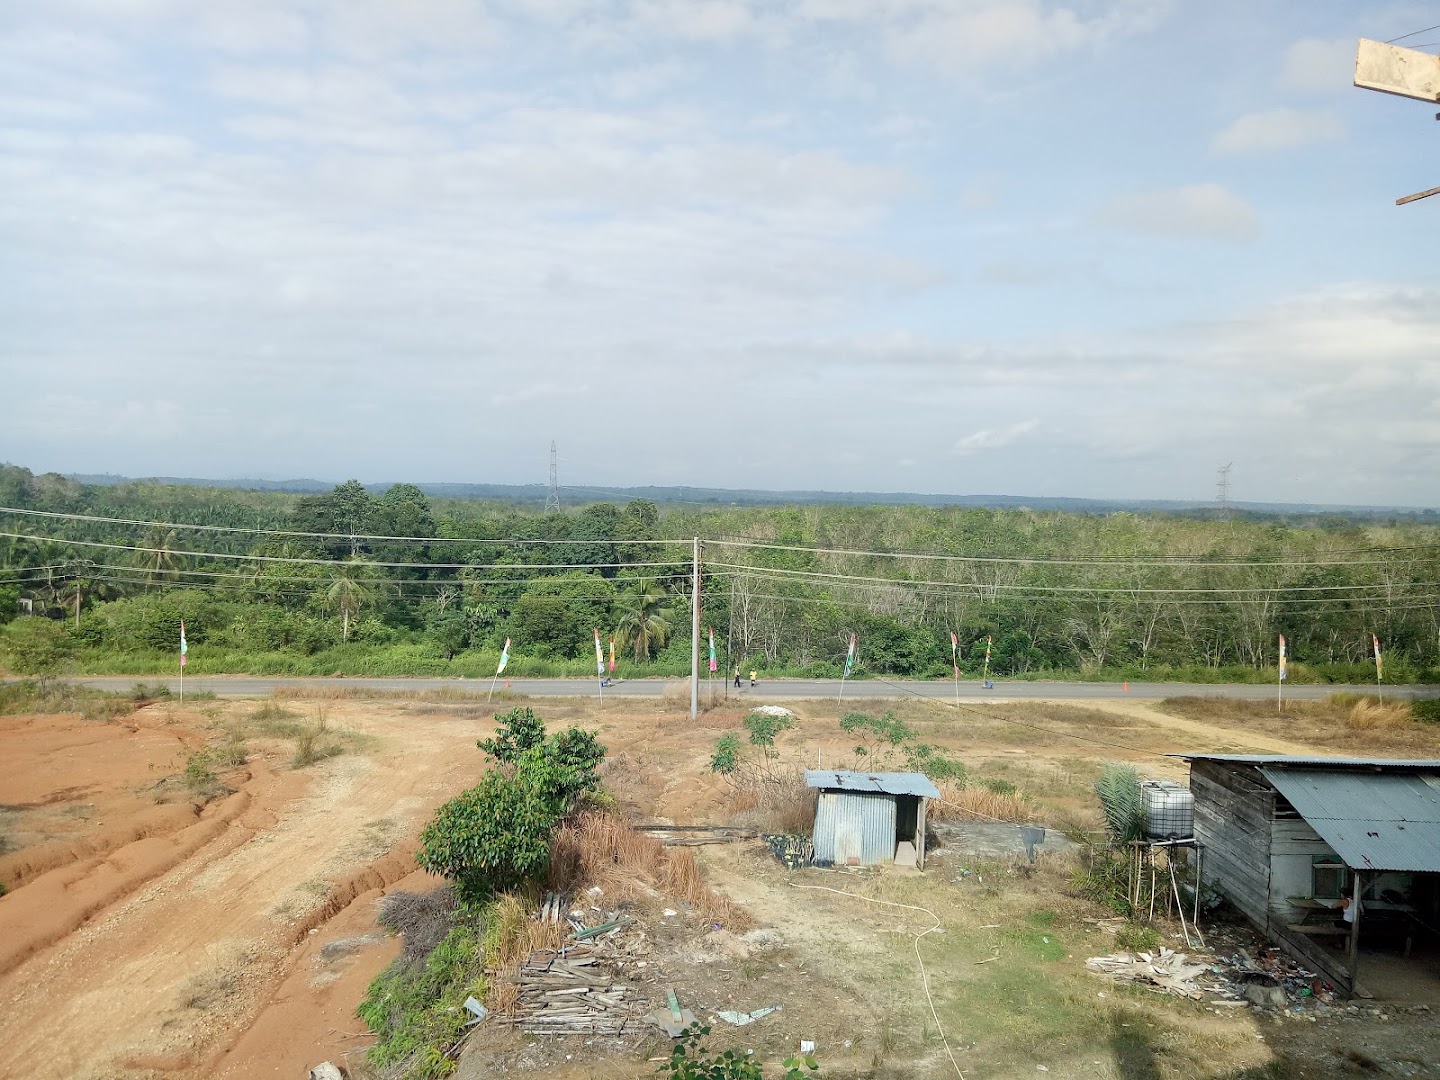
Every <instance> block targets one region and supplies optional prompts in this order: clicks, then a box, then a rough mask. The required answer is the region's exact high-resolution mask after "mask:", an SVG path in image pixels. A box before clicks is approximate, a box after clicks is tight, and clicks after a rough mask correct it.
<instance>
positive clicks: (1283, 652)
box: [1280, 634, 1285, 682]
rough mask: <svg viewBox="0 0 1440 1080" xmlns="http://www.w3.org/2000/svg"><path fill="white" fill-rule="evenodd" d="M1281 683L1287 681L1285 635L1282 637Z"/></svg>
mask: <svg viewBox="0 0 1440 1080" xmlns="http://www.w3.org/2000/svg"><path fill="white" fill-rule="evenodd" d="M1280 681H1281V682H1284V681H1285V635H1284V634H1281V635H1280Z"/></svg>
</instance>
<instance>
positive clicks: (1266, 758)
mask: <svg viewBox="0 0 1440 1080" xmlns="http://www.w3.org/2000/svg"><path fill="white" fill-rule="evenodd" d="M1165 756H1166V757H1177V758H1184V759H1185V760H1186V761H1229V762H1233V763H1234V764H1237V765H1256V766H1267V765H1270V766H1278V767H1282V768H1283V767H1284V766H1287V765H1293V766H1295V767H1297V768H1327V767H1328V768H1335V769H1376V770H1384V769H1407V770H1408V769H1424V770H1427V771H1435V772H1440V761H1436V760H1435V759H1433V758H1431V759H1425V758H1350V757H1295V756H1292V755H1289V754H1166V755H1165Z"/></svg>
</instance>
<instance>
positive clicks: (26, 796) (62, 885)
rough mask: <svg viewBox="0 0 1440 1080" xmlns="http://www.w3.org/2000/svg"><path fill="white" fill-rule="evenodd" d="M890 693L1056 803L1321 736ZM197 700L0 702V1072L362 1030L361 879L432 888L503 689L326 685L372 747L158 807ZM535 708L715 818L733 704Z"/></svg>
mask: <svg viewBox="0 0 1440 1080" xmlns="http://www.w3.org/2000/svg"><path fill="white" fill-rule="evenodd" d="M901 705H902V706H903V707H904V708H906V709H910V710H919V711H916V712H914V715H913V717H912V718H913V719H915V720H916V722H917V723H919V724H920V725H921V727H922V728H923V732H924V737H925V738H927V739H933V740H935V741H937V742H941V743H943V744H945V745H947V746H949V747H950V748H951V749H953V750H954V751H955V752H956V753H958V754H959V755H960V756H961V757H962V758H963V759H964V760H966V761H968V762H970V763H972V764H976V765H981V766H984V767H986V768H992V769H994V770H996V775H1004V776H1010V777H1013V778H1014V779H1016V780H1017V781H1019V782H1020V783H1021V784H1022V786H1027V785H1030V784H1032V783H1033V784H1037V785H1040V784H1045V783H1052V782H1053V783H1055V784H1059V783H1060V781H1053V780H1052V779H1051V778H1052V777H1053V776H1056V775H1063V777H1064V780H1063V784H1064V790H1061V789H1060V788H1058V787H1057V789H1056V790H1055V791H1053V792H1047V793H1046V794H1047V796H1054V797H1053V798H1052V803H1053V804H1054V805H1057V806H1066V805H1069V806H1072V807H1078V806H1081V805H1082V804H1084V803H1087V802H1090V801H1093V800H1091V799H1090V798H1089V797H1088V790H1089V788H1088V784H1089V781H1088V780H1086V779H1085V778H1084V776H1085V774H1084V769H1085V768H1091V767H1094V765H1095V763H1096V762H1098V761H1100V760H1105V759H1109V758H1114V757H1122V758H1129V759H1130V760H1134V761H1137V762H1142V763H1143V767H1144V768H1146V769H1148V770H1158V771H1159V772H1161V773H1165V772H1174V773H1176V774H1177V775H1178V774H1179V772H1180V771H1181V770H1183V766H1182V765H1181V763H1179V762H1177V761H1173V760H1166V759H1164V758H1162V757H1158V756H1157V755H1158V754H1161V753H1164V752H1167V751H1177V750H1202V749H1209V750H1216V749H1221V748H1225V749H1242V748H1243V749H1252V750H1259V751H1267V752H1287V751H1293V750H1313V747H1310V746H1305V745H1303V744H1296V743H1291V742H1289V741H1287V740H1285V739H1282V738H1277V737H1272V736H1268V735H1265V734H1263V733H1260V732H1252V731H1247V730H1239V729H1237V728H1235V727H1225V726H1219V725H1212V724H1207V723H1204V722H1202V721H1197V720H1189V719H1183V718H1180V717H1176V716H1171V715H1168V714H1164V713H1161V712H1159V711H1158V710H1156V709H1154V708H1153V707H1151V706H1149V705H1147V704H1144V703H1140V702H1116V703H1106V704H1104V705H1101V704H1098V703H1097V704H1095V705H1088V706H1085V707H1077V706H1076V705H1075V704H1074V703H1062V704H1055V703H1042V702H1036V703H1031V704H1028V705H1026V706H1024V707H1023V709H1024V712H1022V713H1014V712H1003V710H997V709H992V708H984V707H982V708H981V709H980V710H977V711H969V710H967V711H965V712H964V713H961V714H956V713H950V712H948V711H940V712H937V711H934V709H933V707H932V706H922V705H918V704H915V703H913V702H905V703H901ZM294 707H295V708H296V709H297V710H300V711H301V712H309V711H313V710H314V709H315V707H316V706H315V704H314V703H305V702H301V703H297V704H295V706H294ZM205 708H207V710H208V711H209V712H210V713H211V714H212V715H210V716H206V715H201V714H200V713H198V712H191V711H186V712H184V713H181V712H179V711H178V710H177V711H174V712H172V711H170V709H169V706H164V705H157V706H152V707H150V708H147V709H145V710H142V711H141V712H139V713H136V714H135V715H134V716H132V717H129V718H127V719H125V720H124V721H121V722H117V723H96V722H87V721H84V720H81V719H80V718H78V717H0V803H3V806H0V814H3V817H0V827H3V829H4V830H5V831H6V832H8V834H9V836H10V839H11V841H12V846H18V848H19V849H18V850H15V851H12V852H11V853H10V854H8V855H3V856H0V880H3V881H4V882H5V883H6V884H7V885H9V886H10V887H11V889H12V892H11V893H10V894H9V895H8V896H6V897H4V898H0V1077H6V1078H8V1077H15V1078H21V1077H25V1078H30V1077H35V1078H41V1080H51V1078H54V1080H72V1078H81V1080H98V1078H101V1077H104V1078H107V1080H108V1078H116V1080H140V1078H162V1077H163V1078H167V1080H169V1078H175V1080H189V1078H192V1077H194V1078H197V1080H198V1078H199V1077H202V1076H203V1077H206V1078H211V1077H229V1078H237V1080H238V1078H245V1077H251V1076H274V1075H279V1076H287V1075H294V1076H299V1075H303V1068H304V1067H306V1066H309V1065H313V1064H315V1063H317V1062H318V1061H320V1060H323V1059H325V1058H330V1059H332V1060H336V1061H344V1060H345V1059H346V1056H347V1055H358V1054H360V1053H361V1052H363V1048H364V1047H365V1045H367V1038H366V1036H365V1033H364V1032H363V1025H361V1023H360V1022H359V1021H358V1020H355V1019H354V1008H355V1005H356V1004H357V1003H358V1001H359V999H360V997H361V996H362V995H363V993H364V988H365V986H366V984H367V983H368V981H369V979H370V978H371V977H372V976H373V975H374V974H375V973H376V972H377V971H378V970H379V969H380V968H381V967H383V965H384V964H385V963H387V962H388V961H389V959H390V958H391V957H392V956H393V955H394V953H395V948H396V946H395V943H394V942H393V941H391V940H389V939H387V938H385V937H384V936H383V935H382V934H379V933H378V932H377V928H376V927H375V924H374V901H375V900H376V899H377V898H378V897H379V896H380V895H381V891H382V890H383V889H385V888H386V887H391V886H396V885H399V886H400V887H403V888H409V889H423V888H426V887H428V880H429V879H427V878H426V876H425V875H422V874H419V873H417V872H414V867H413V862H412V861H411V858H410V852H412V851H413V850H414V841H415V837H416V836H417V835H418V833H419V830H420V828H421V827H422V826H423V824H424V822H425V821H426V820H427V819H428V817H429V816H430V813H431V811H432V810H433V808H434V807H435V806H436V805H438V804H439V803H440V802H442V801H443V800H444V799H446V798H448V797H449V796H450V795H452V794H454V793H455V792H457V791H459V790H461V789H462V788H464V787H466V786H468V784H470V783H471V782H473V779H474V777H475V776H476V775H477V774H478V772H479V771H480V769H481V768H482V767H483V759H482V757H481V755H480V754H479V752H478V751H477V750H476V749H475V746H474V742H475V739H476V737H477V736H479V735H480V734H483V733H488V731H489V730H490V728H491V727H492V726H493V721H492V720H491V710H489V709H487V708H485V707H484V706H483V705H476V704H466V703H455V702H450V703H430V702H424V701H383V700H382V701H371V702H364V701H343V700H342V701H334V702H327V703H326V709H327V712H328V717H329V720H330V723H331V724H332V726H334V727H339V728H345V729H350V730H353V731H356V732H359V733H361V734H362V735H364V736H368V737H369V740H370V742H369V744H368V746H366V747H364V748H363V749H361V750H359V751H358V752H352V753H347V754H345V755H343V756H340V757H337V758H333V759H330V760H328V761H325V762H322V763H321V764H319V765H316V766H313V767H311V768H308V769H303V770H296V769H293V768H291V767H290V763H289V756H290V752H291V749H292V747H291V744H290V743H289V741H288V740H283V739H273V738H272V739H262V738H254V739H252V741H251V745H250V755H249V760H248V762H247V763H246V765H244V766H242V767H240V768H238V769H235V770H232V771H231V772H229V773H222V775H221V779H222V780H223V781H224V782H225V783H226V784H227V785H228V786H229V787H231V788H233V789H234V791H233V793H231V794H228V795H222V796H220V797H218V798H215V799H214V800H212V801H210V802H209V803H208V804H207V805H204V806H203V808H197V806H196V805H194V804H193V803H192V801H191V800H190V799H189V798H187V797H185V796H183V794H182V795H181V796H180V797H179V798H174V799H172V801H168V802H161V803H157V801H156V799H157V798H158V797H159V796H158V795H157V794H156V792H157V791H158V790H161V789H163V788H164V785H165V784H167V783H168V784H172V789H173V782H172V781H166V780H164V779H163V778H164V777H167V776H173V775H174V774H176V773H178V772H180V771H181V770H183V768H184V765H185V760H186V757H187V755H188V754H190V753H191V752H193V751H194V750H195V749H197V748H200V747H203V746H204V745H205V744H206V742H207V741H208V742H213V741H215V740H216V739H217V738H218V732H217V724H218V723H220V722H221V721H226V720H235V719H243V718H244V717H245V716H246V715H247V714H248V713H249V712H250V711H251V710H253V709H254V708H255V705H254V704H253V703H247V702H230V703H217V704H216V705H213V706H206V707H205ZM1016 708H1020V707H1016ZM1047 708H1048V709H1049V711H1045V710H1046V709H1047ZM541 712H542V715H543V716H544V717H545V719H546V721H547V722H548V723H550V724H552V725H562V724H567V723H575V722H579V723H583V724H586V725H587V726H590V725H594V726H597V727H598V728H599V730H600V734H601V739H602V741H604V742H605V743H606V744H607V745H608V746H609V747H610V750H611V767H610V768H609V770H608V772H607V783H608V784H609V785H610V786H611V788H612V790H613V792H614V793H615V795H616V796H617V798H618V799H619V801H620V803H621V805H622V806H624V807H625V808H626V809H627V810H628V811H629V812H630V813H632V814H634V815H636V816H643V817H647V818H665V819H669V820H673V821H692V822H693V821H705V820H716V819H717V818H719V817H720V816H722V815H723V813H724V810H723V806H722V804H723V796H724V792H723V786H722V785H721V784H719V783H718V781H717V780H716V778H715V777H713V776H712V775H711V774H709V772H708V767H707V766H708V757H709V753H710V750H711V748H712V746H713V744H714V740H715V738H716V737H717V736H718V735H719V734H720V733H721V732H722V731H724V730H726V729H732V728H735V727H738V726H739V723H740V720H741V719H742V716H743V711H742V710H741V709H735V708H732V709H728V710H723V709H717V710H716V711H714V712H710V713H705V714H702V716H701V717H700V719H699V720H698V721H694V722H692V721H691V720H690V719H689V717H688V716H687V715H685V712H684V710H683V709H682V708H680V707H679V706H678V705H677V704H676V703H665V702H654V703H646V704H640V703H636V702H621V701H616V702H613V703H610V702H607V703H606V704H605V706H603V707H602V708H598V709H597V708H596V707H595V705H594V703H586V702H576V701H554V702H549V703H545V704H544V705H543V706H542V707H541ZM801 712H802V716H803V718H802V719H801V721H800V722H799V723H798V724H797V726H796V728H795V729H794V730H793V731H791V732H788V733H786V735H785V736H784V737H783V738H782V740H781V751H782V753H785V754H786V755H788V756H794V755H796V754H803V755H805V756H806V763H807V764H808V763H809V761H810V758H809V755H815V754H817V753H818V754H820V755H823V758H824V760H825V761H826V762H827V763H832V762H833V763H837V764H838V763H839V762H840V761H842V760H843V759H844V757H845V755H847V754H848V753H850V752H851V748H850V745H849V744H850V742H851V740H850V739H849V738H848V737H847V736H845V735H844V734H843V733H841V732H840V731H839V729H838V727H837V725H836V718H837V716H838V707H837V706H835V705H833V704H826V705H821V704H820V703H813V704H810V705H807V706H802V707H801ZM1006 717H1010V718H1011V719H1007V718H1006ZM1017 718H1019V719H1029V720H1033V721H1034V722H1035V725H1041V727H1040V728H1037V727H1036V726H1034V725H1031V726H1030V727H1025V726H1016V724H1017V723H1018V720H1017ZM1127 745H1128V746H1130V747H1132V749H1131V750H1125V749H1124V747H1125V746H1127ZM986 763H989V764H988V765H987V764H986ZM1077 763H1078V764H1077ZM717 869H718V868H717ZM727 876H732V875H726V874H725V873H723V872H721V873H720V877H721V879H722V880H724V879H725V878H727ZM354 1059H355V1058H353V1057H352V1060H354Z"/></svg>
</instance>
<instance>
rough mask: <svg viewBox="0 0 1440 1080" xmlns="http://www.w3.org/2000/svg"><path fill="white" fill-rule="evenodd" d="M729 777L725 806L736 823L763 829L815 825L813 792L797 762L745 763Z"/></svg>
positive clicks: (798, 828) (791, 830)
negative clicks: (728, 794)
mask: <svg viewBox="0 0 1440 1080" xmlns="http://www.w3.org/2000/svg"><path fill="white" fill-rule="evenodd" d="M728 779H729V780H730V784H731V787H730V796H729V800H728V806H727V809H728V810H729V812H730V820H731V822H732V823H734V824H736V825H748V826H751V827H752V828H756V829H760V830H762V831H764V832H772V833H787V834H788V833H808V832H809V831H810V830H811V829H812V828H814V827H815V792H814V791H813V790H812V789H811V788H808V787H806V786H805V770H804V769H802V768H800V767H799V766H798V765H773V764H771V765H765V766H759V765H756V764H755V763H753V762H751V763H746V764H745V765H743V766H742V767H741V768H740V769H739V770H738V771H737V772H735V773H734V774H732V775H731V776H730V777H729V778H728Z"/></svg>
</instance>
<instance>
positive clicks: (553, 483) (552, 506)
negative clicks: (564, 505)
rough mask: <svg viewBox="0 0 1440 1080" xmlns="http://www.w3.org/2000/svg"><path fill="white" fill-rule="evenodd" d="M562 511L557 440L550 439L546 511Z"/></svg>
mask: <svg viewBox="0 0 1440 1080" xmlns="http://www.w3.org/2000/svg"><path fill="white" fill-rule="evenodd" d="M552 510H553V511H555V512H556V513H557V514H558V513H559V512H560V466H559V464H558V463H557V460H556V457H555V440H554V439H551V440H550V490H549V491H547V492H546V493H545V512H546V513H547V514H548V513H550V511H552Z"/></svg>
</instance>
